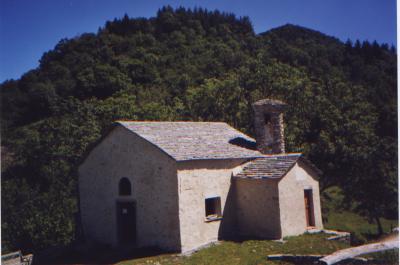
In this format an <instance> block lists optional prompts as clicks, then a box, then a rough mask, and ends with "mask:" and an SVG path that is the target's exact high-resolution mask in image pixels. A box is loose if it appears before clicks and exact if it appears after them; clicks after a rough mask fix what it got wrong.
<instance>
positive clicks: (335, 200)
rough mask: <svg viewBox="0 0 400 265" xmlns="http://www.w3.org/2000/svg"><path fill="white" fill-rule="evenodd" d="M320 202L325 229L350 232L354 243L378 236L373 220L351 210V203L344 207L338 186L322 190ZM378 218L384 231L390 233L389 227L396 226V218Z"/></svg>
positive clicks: (372, 239)
mask: <svg viewBox="0 0 400 265" xmlns="http://www.w3.org/2000/svg"><path fill="white" fill-rule="evenodd" d="M321 203H322V207H323V215H324V227H325V228H326V229H333V230H340V231H346V232H351V233H352V240H353V242H354V243H355V244H364V243H367V242H370V241H374V240H376V239H377V238H378V237H379V236H380V235H378V227H377V224H376V223H375V222H373V221H371V222H370V221H369V220H368V219H367V218H365V217H363V216H360V215H358V214H356V213H354V212H352V211H351V205H350V207H347V208H346V207H344V205H345V203H344V196H343V194H342V191H341V190H340V189H339V188H338V187H331V188H329V189H327V190H326V191H324V193H323V194H322V202H321ZM348 208H350V209H348ZM380 220H381V224H382V228H383V231H384V233H390V232H391V229H393V228H394V227H398V220H388V219H385V218H381V219H380Z"/></svg>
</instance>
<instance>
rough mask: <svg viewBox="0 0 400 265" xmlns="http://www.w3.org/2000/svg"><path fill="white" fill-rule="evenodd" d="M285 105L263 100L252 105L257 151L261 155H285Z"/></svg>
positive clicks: (276, 101)
mask: <svg viewBox="0 0 400 265" xmlns="http://www.w3.org/2000/svg"><path fill="white" fill-rule="evenodd" d="M286 106H287V105H286V104H285V103H284V102H282V101H279V100H271V99H263V100H259V101H257V102H255V103H253V110H254V129H255V134H256V143H257V149H258V151H260V152H261V153H263V154H282V153H285V139H284V131H283V130H284V129H283V112H284V111H285V109H286Z"/></svg>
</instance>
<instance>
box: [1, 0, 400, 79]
mask: <svg viewBox="0 0 400 265" xmlns="http://www.w3.org/2000/svg"><path fill="white" fill-rule="evenodd" d="M163 5H171V6H173V7H178V6H184V7H195V6H198V7H200V6H201V7H205V8H207V9H211V10H213V9H219V10H220V11H226V12H233V13H235V14H236V15H237V16H249V17H250V19H251V21H252V23H253V26H254V29H255V31H256V32H257V33H260V32H264V31H267V30H269V29H271V28H274V27H278V26H281V25H284V24H287V23H292V24H297V25H301V26H304V27H308V28H312V29H315V30H318V31H321V32H323V33H325V34H328V35H331V36H335V37H338V38H339V39H341V40H343V41H345V40H347V39H351V40H356V39H360V40H370V41H373V40H377V41H378V42H379V43H389V44H394V45H396V1H395V0H301V1H299V0H264V1H262V0H255V1H252V0H246V1H239V0H219V1H218V0H214V1H211V0H203V1H194V0H186V1H179V0H171V1H162V0H114V1H111V0H109V1H106V0H35V1H34V0H1V1H0V82H3V81H4V80H6V79H11V78H13V79H17V78H19V77H20V76H21V75H22V74H23V73H25V72H27V71H28V70H31V69H33V68H36V67H37V66H38V64H39V59H40V58H41V56H42V54H43V52H46V51H48V50H50V49H52V48H53V47H54V46H55V45H56V44H57V42H58V41H59V40H60V39H62V38H72V37H75V36H77V35H79V34H82V33H84V32H96V31H97V29H98V28H99V27H101V26H103V25H104V23H105V22H106V21H107V20H112V19H114V18H115V17H118V18H119V17H122V16H123V15H124V14H125V13H127V14H128V15H129V16H130V17H152V16H155V14H156V12H157V10H158V9H159V8H160V7H162V6H163Z"/></svg>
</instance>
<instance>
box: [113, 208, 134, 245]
mask: <svg viewBox="0 0 400 265" xmlns="http://www.w3.org/2000/svg"><path fill="white" fill-rule="evenodd" d="M117 226H118V228H117V230H118V231H117V232H118V242H119V243H120V244H121V245H129V244H134V243H135V242H136V205H135V203H134V202H117Z"/></svg>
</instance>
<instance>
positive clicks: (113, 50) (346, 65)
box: [0, 6, 398, 251]
mask: <svg viewBox="0 0 400 265" xmlns="http://www.w3.org/2000/svg"><path fill="white" fill-rule="evenodd" d="M396 73H397V69H396V50H395V49H394V48H393V47H391V48H389V46H388V45H386V44H382V45H379V44H378V43H376V42H373V43H370V42H360V41H358V40H356V41H355V42H354V43H353V42H351V41H347V42H346V43H342V42H341V41H339V40H338V39H335V38H332V37H329V36H326V35H324V34H322V33H320V32H317V31H313V30H310V29H306V28H302V27H299V26H294V25H285V26H282V27H279V28H276V29H272V30H270V31H268V32H265V33H262V34H259V35H257V34H255V33H254V30H253V27H252V25H251V22H250V20H249V19H248V18H247V17H241V18H237V17H235V15H233V14H230V13H223V12H219V11H208V10H205V9H203V8H195V9H193V10H190V9H185V8H178V9H173V8H171V7H168V6H167V7H164V8H161V9H160V10H159V11H158V13H157V16H156V17H155V18H149V19H146V18H136V19H132V18H129V16H128V15H124V16H123V17H122V18H121V19H114V20H113V21H108V22H106V23H105V26H104V27H102V28H100V29H99V30H98V32H97V33H85V34H82V35H80V36H78V37H75V38H72V39H63V40H61V41H60V42H59V43H58V44H57V45H56V46H55V47H54V49H53V50H51V51H49V52H46V53H45V54H43V56H42V58H41V60H40V65H39V67H38V68H37V69H34V70H31V71H29V72H27V73H26V74H24V75H23V76H22V77H21V78H20V79H18V80H8V81H5V82H4V83H3V84H1V85H0V93H1V114H2V115H1V123H2V126H1V133H2V234H3V237H2V240H3V241H2V246H3V250H4V251H6V250H16V249H23V250H40V249H44V248H47V247H50V246H56V245H67V244H69V243H70V242H72V241H73V240H75V239H77V237H78V236H79V233H78V232H77V231H79V221H78V220H79V219H78V216H79V213H78V205H77V199H78V194H77V176H76V169H77V166H78V165H79V163H80V161H81V159H82V157H84V154H85V150H87V148H88V146H90V145H92V144H94V143H96V141H98V140H99V138H100V137H101V135H103V134H104V133H105V132H106V131H107V128H108V127H109V126H110V125H111V124H112V122H113V121H115V120H118V119H133V120H194V121H225V122H228V123H229V124H231V125H232V126H234V127H236V128H238V129H240V130H242V131H243V132H245V133H248V134H250V135H253V125H252V109H251V103H252V102H254V101H256V100H258V99H262V98H266V97H269V98H276V99H281V100H283V101H286V102H287V103H288V110H287V112H286V113H285V137H286V146H287V151H288V152H303V153H304V154H305V155H306V156H307V158H309V159H310V160H311V161H312V162H314V163H315V164H316V165H317V166H318V167H319V168H320V169H322V171H323V172H324V174H323V176H322V177H321V180H320V183H321V188H322V189H325V188H327V187H330V186H340V187H341V188H342V189H343V191H344V194H345V196H346V197H347V200H346V201H348V202H351V203H349V207H353V208H354V209H355V210H357V211H358V212H360V213H362V214H365V215H366V216H368V217H369V218H370V219H371V220H372V221H375V222H376V223H377V225H378V228H379V226H380V223H379V220H380V219H379V218H381V217H383V216H386V217H396V216H397V185H398V184H397V182H398V180H397V170H398V169H397V166H398V165H397V159H396V158H397V101H396V100H397V90H396V85H397V80H396Z"/></svg>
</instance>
